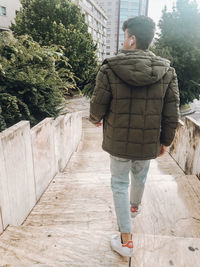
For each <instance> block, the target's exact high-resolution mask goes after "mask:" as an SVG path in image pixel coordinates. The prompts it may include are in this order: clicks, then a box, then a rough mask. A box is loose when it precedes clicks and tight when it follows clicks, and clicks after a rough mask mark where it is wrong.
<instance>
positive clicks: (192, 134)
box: [169, 117, 200, 179]
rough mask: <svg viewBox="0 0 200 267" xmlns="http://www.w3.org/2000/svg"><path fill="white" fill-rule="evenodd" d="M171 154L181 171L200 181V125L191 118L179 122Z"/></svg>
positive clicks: (170, 150) (170, 149)
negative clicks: (194, 176)
mask: <svg viewBox="0 0 200 267" xmlns="http://www.w3.org/2000/svg"><path fill="white" fill-rule="evenodd" d="M169 153H170V154H171V156H172V157H173V158H174V160H175V161H176V162H177V163H178V165H179V166H180V167H181V169H182V170H183V171H184V172H185V173H186V174H189V175H192V174H194V175H196V176H197V177H198V178H199V179H200V124H199V123H198V122H197V121H195V120H194V119H192V118H190V117H186V118H185V122H182V121H179V125H178V128H177V131H176V136H175V138H174V141H173V143H172V145H171V146H170V148H169Z"/></svg>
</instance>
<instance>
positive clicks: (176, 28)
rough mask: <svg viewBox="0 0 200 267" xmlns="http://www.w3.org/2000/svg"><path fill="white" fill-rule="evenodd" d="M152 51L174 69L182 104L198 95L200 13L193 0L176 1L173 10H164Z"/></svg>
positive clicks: (199, 90) (199, 76)
mask: <svg viewBox="0 0 200 267" xmlns="http://www.w3.org/2000/svg"><path fill="white" fill-rule="evenodd" d="M159 27H160V29H161V33H160V36H159V38H158V40H157V41H156V43H155V48H154V51H155V52H156V54H158V55H160V56H164V57H166V58H168V59H169V60H171V63H172V66H173V67H174V68H175V69H176V72H177V76H178V82H179V88H180V98H181V101H180V102H181V105H183V104H186V103H189V102H190V101H192V100H193V99H195V98H197V99H199V96H200V68H199V66H200V13H199V11H198V5H197V2H196V1H189V0H177V2H176V7H174V8H173V11H172V12H167V9H166V8H165V9H164V10H163V15H162V18H161V20H160V22H159Z"/></svg>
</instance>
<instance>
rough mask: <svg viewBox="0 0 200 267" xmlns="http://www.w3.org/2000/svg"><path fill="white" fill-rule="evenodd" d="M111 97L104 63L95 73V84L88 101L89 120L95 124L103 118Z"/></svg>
mask: <svg viewBox="0 0 200 267" xmlns="http://www.w3.org/2000/svg"><path fill="white" fill-rule="evenodd" d="M111 98H112V93H111V89H110V84H109V81H108V77H107V73H106V71H105V65H103V66H102V67H101V68H100V70H99V72H98V74H97V77H96V86H95V88H94V92H93V95H92V98H91V101H90V117H89V120H90V121H91V122H92V123H93V124H97V123H99V122H100V121H101V120H102V119H103V117H104V115H105V114H106V112H107V110H108V108H109V106H110V101H111Z"/></svg>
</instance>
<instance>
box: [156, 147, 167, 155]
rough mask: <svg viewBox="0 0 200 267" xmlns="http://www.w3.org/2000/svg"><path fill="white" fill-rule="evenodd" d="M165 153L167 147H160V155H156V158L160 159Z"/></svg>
mask: <svg viewBox="0 0 200 267" xmlns="http://www.w3.org/2000/svg"><path fill="white" fill-rule="evenodd" d="M166 151H167V147H166V146H164V145H160V154H159V155H158V157H162V156H163V155H164V154H165V152H166Z"/></svg>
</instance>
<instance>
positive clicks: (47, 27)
mask: <svg viewBox="0 0 200 267" xmlns="http://www.w3.org/2000/svg"><path fill="white" fill-rule="evenodd" d="M21 3H22V9H21V10H20V11H19V12H18V14H17V17H16V19H15V22H16V24H12V26H11V29H12V31H13V32H14V34H15V36H20V35H23V34H28V35H30V36H32V38H33V40H34V41H36V42H39V43H40V44H41V45H42V46H47V45H52V44H56V45H61V46H63V53H64V55H65V56H66V57H67V58H69V63H70V65H71V66H72V70H73V72H74V74H75V78H76V82H77V84H78V86H79V88H80V89H82V88H83V87H84V85H85V84H87V83H88V81H89V80H90V79H91V77H90V76H91V75H92V73H93V69H95V68H96V66H97V59H96V45H94V43H93V40H92V36H91V34H89V33H88V27H87V25H86V23H85V17H84V15H82V14H81V12H80V9H79V8H78V7H77V5H75V4H73V3H71V1H70V0H34V1H33V0H22V1H21Z"/></svg>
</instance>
